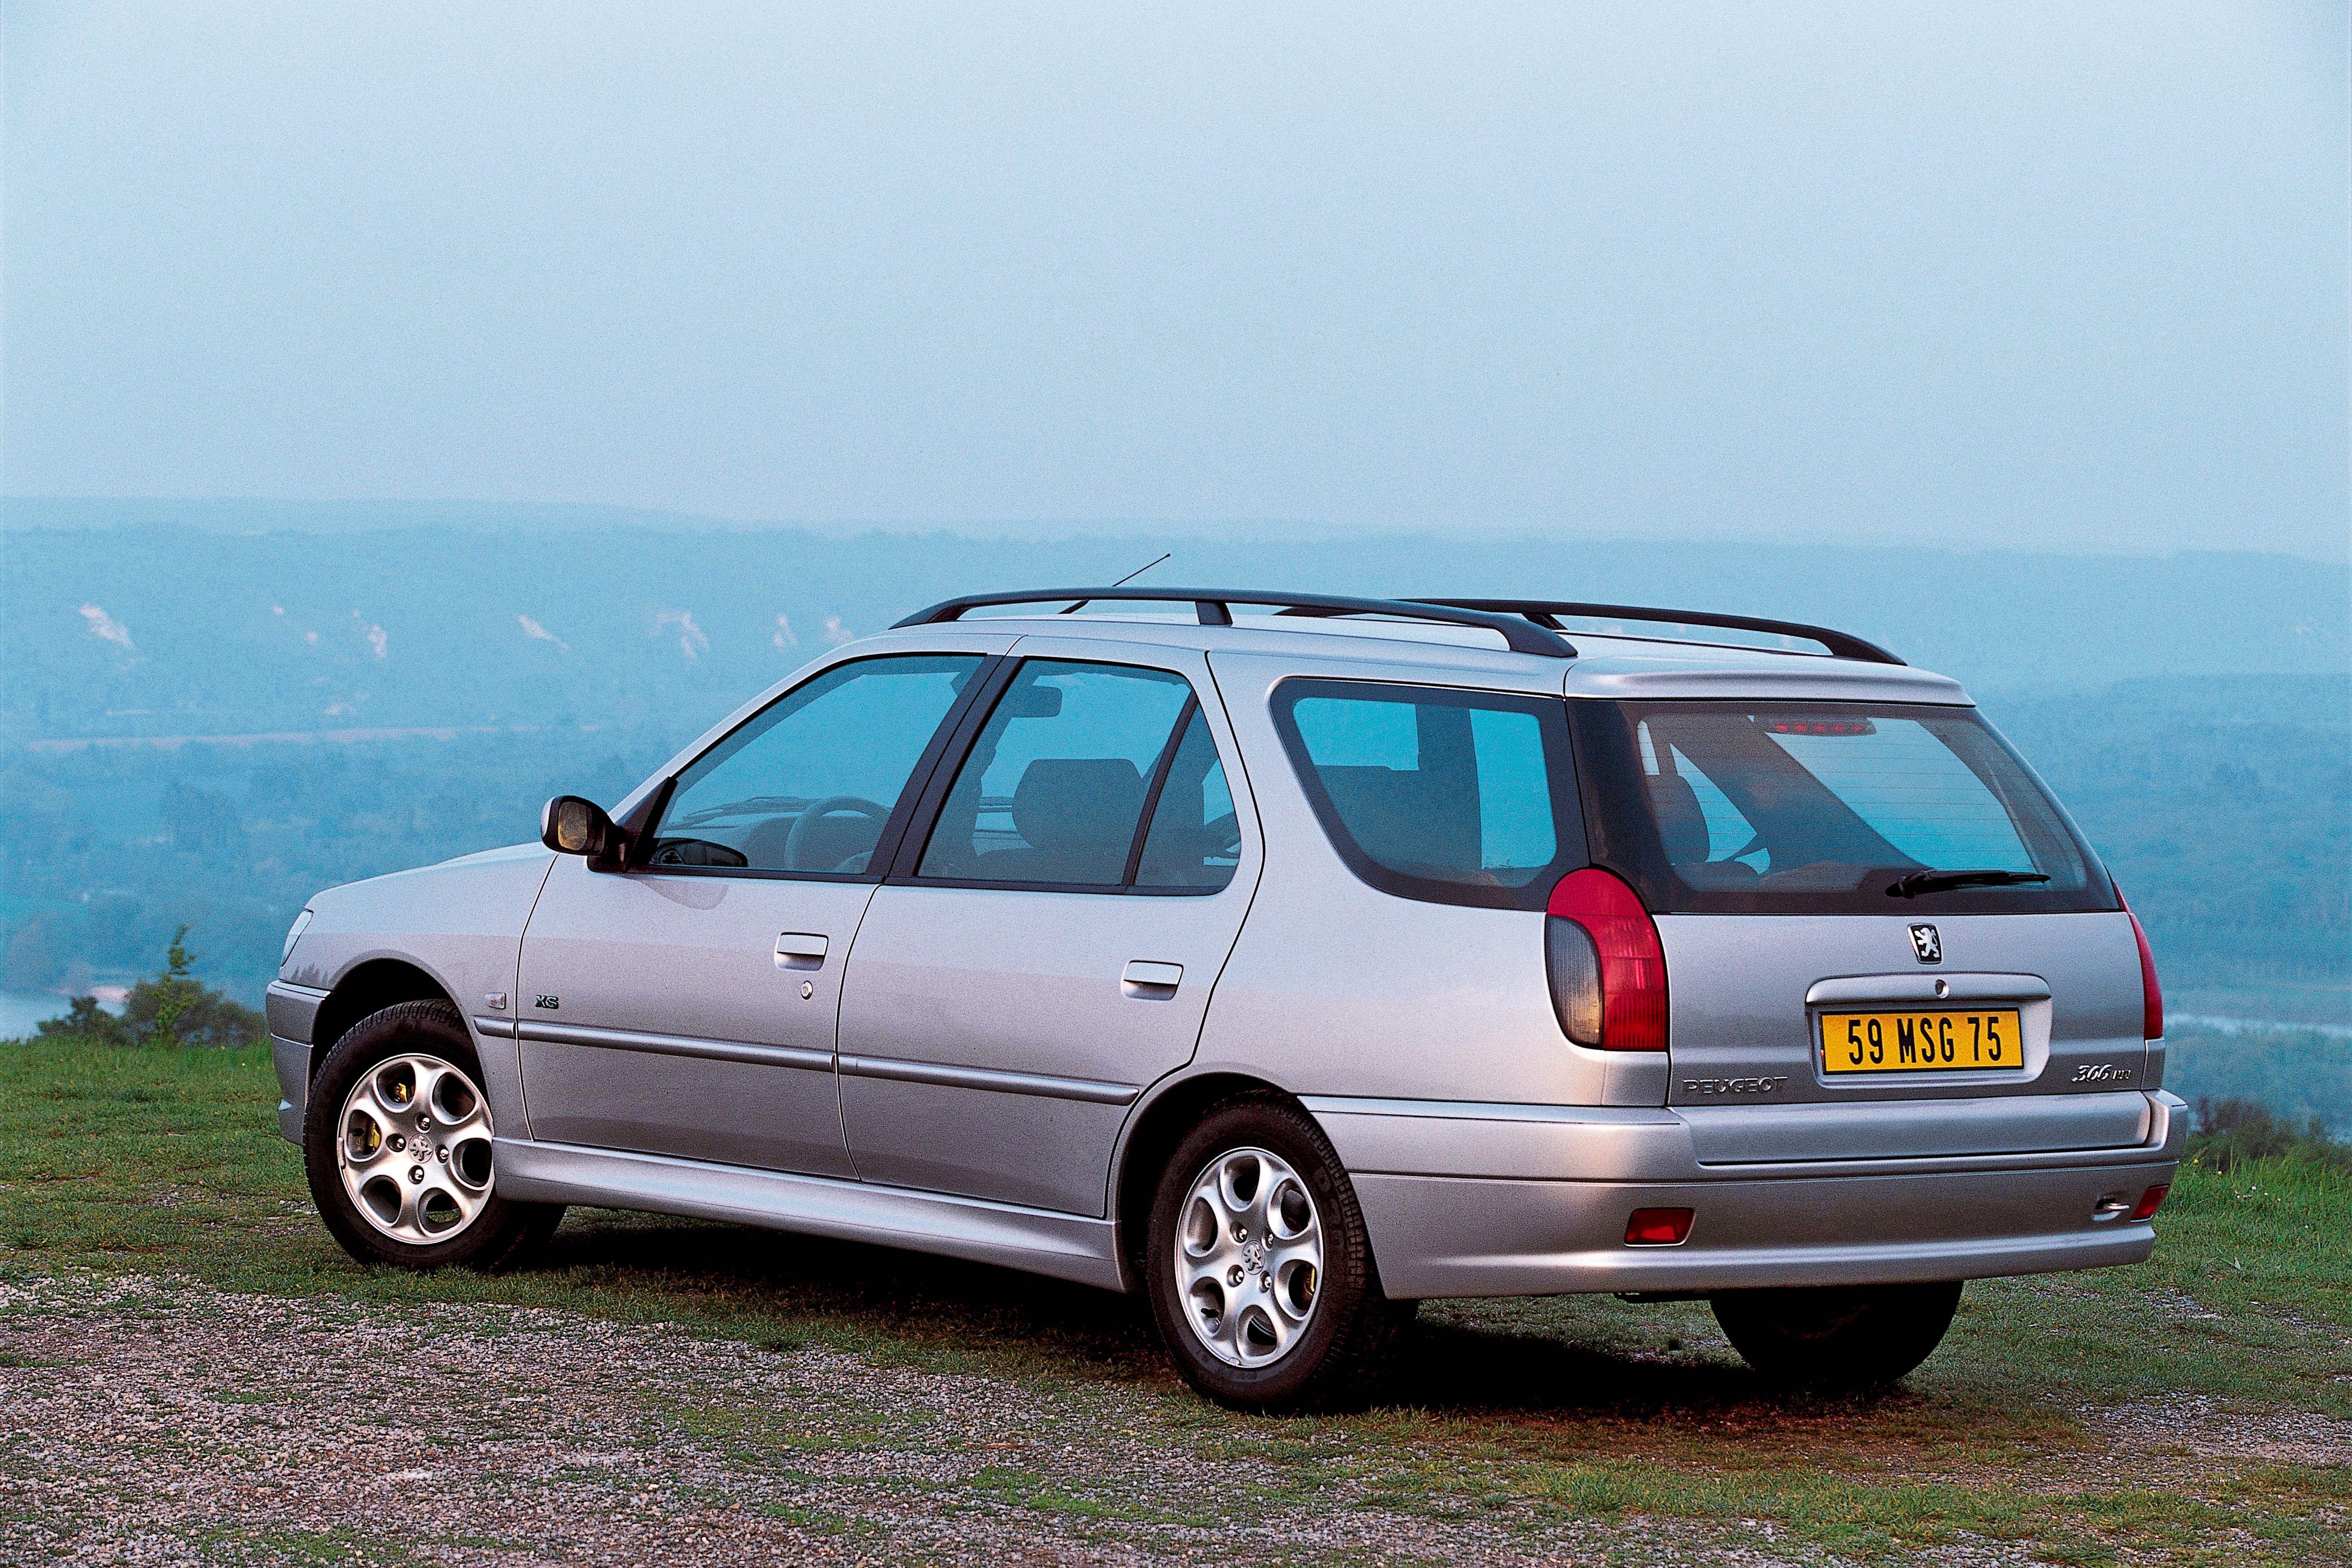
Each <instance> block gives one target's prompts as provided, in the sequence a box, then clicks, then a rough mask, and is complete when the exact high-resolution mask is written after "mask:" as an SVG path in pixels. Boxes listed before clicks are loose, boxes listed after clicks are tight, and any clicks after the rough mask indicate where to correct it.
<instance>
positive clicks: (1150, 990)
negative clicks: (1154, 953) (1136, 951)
mask: <svg viewBox="0 0 2352 1568" xmlns="http://www.w3.org/2000/svg"><path fill="white" fill-rule="evenodd" d="M1183 978H1184V966H1183V965H1182V964H1181V963H1152V962H1151V961H1150V960H1149V959H1142V958H1130V959H1129V960H1128V961H1127V967H1126V968H1125V969H1123V970H1121V971H1119V976H1118V990H1119V994H1120V995H1122V996H1133V997H1135V998H1137V999H1138V1000H1140V1001H1145V1002H1165V1001H1166V1000H1168V998H1170V997H1171V996H1173V995H1175V994H1176V987H1177V985H1178V984H1180V983H1181V982H1182V980H1183Z"/></svg>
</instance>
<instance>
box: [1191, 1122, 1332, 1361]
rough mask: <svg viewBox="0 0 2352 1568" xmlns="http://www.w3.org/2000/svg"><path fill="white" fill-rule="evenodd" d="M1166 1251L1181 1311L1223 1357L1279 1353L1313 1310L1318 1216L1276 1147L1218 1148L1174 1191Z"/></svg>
mask: <svg viewBox="0 0 2352 1568" xmlns="http://www.w3.org/2000/svg"><path fill="white" fill-rule="evenodd" d="M1175 1251H1176V1285H1177V1289H1178V1290H1179V1291H1180V1292H1181V1296H1182V1302H1181V1307H1182V1311H1183V1315H1184V1321H1186V1322H1187V1323H1189V1324H1191V1325H1192V1332H1193V1334H1194V1335H1195V1336H1196V1337H1198V1339H1199V1340H1200V1342H1201V1343H1202V1345H1203V1346H1205V1347H1206V1348H1207V1350H1208V1352H1209V1353H1210V1354H1211V1355H1213V1356H1215V1357H1216V1358H1217V1359H1218V1360H1219V1361H1222V1362H1223V1363H1226V1364H1227V1365H1229V1366H1240V1367H1260V1366H1267V1365H1270V1364H1272V1363H1275V1362H1277V1361H1280V1360H1281V1359H1282V1358H1283V1357H1284V1356H1285V1355H1286V1354H1288V1353H1289V1352H1290V1350H1291V1348H1292V1346H1294V1345H1296V1344H1297V1342H1298V1339H1299V1336H1300V1335H1301V1334H1303V1333H1304V1332H1305V1331H1306V1330H1307V1323H1308V1322H1309V1321H1311V1320H1312V1319H1313V1317H1314V1315H1315V1302H1316V1292H1317V1289H1318V1287H1319V1286H1320V1285H1321V1283H1322V1279H1323V1219H1322V1215H1321V1214H1320V1213H1319V1212H1318V1210H1317V1208H1316V1206H1315V1197H1314V1194H1311V1193H1309V1192H1308V1191H1307V1184H1306V1182H1305V1181H1303V1180H1302V1179H1301V1178H1300V1177H1299V1174H1298V1173H1297V1171H1295V1170H1293V1169H1292V1168H1291V1167H1290V1164H1289V1163H1288V1162H1287V1161H1286V1160H1284V1159H1283V1158H1282V1156H1280V1155H1279V1154H1275V1153H1272V1152H1268V1151H1266V1150H1265V1149H1256V1148H1245V1149H1228V1150H1226V1151H1224V1152H1223V1153H1220V1154H1219V1155H1217V1157H1216V1158H1214V1159H1213V1160H1211V1161H1210V1162H1209V1163H1208V1164H1207V1165H1206V1166H1204V1167H1203V1168H1202V1171H1201V1173H1200V1174H1199V1175H1197V1176H1195V1177H1194V1178H1193V1180H1192V1191H1191V1192H1190V1194H1188V1195H1187V1196H1186V1198H1185V1200H1184V1209H1183V1214H1182V1216H1181V1218H1180V1219H1179V1220H1178V1222H1177V1226H1176V1247H1175Z"/></svg>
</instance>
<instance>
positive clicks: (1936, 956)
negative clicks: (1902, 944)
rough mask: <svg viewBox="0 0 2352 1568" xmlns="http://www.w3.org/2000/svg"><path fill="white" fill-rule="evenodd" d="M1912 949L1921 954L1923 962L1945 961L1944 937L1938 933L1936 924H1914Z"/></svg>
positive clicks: (1921, 961)
mask: <svg viewBox="0 0 2352 1568" xmlns="http://www.w3.org/2000/svg"><path fill="white" fill-rule="evenodd" d="M1911 951H1912V952H1916V953H1917V954H1918V955H1919V962H1920V963H1943V962H1944V939H1943V938H1942V937H1939V936H1937V934H1936V928H1935V927H1934V926H1913V927H1912V928H1911Z"/></svg>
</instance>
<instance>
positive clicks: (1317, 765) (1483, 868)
mask: <svg viewBox="0 0 2352 1568" xmlns="http://www.w3.org/2000/svg"><path fill="white" fill-rule="evenodd" d="M1274 715H1275V723H1276V728H1277V729H1278V730H1279V731H1281V733H1282V740H1283V744H1284V745H1285V746H1286V748H1287V749H1288V751H1289V752H1290V760H1291V763H1292V765H1293V766H1294V767H1296V768H1297V771H1298V776H1299V781H1300V782H1301V784H1304V785H1305V786H1306V790H1307V799H1308V800H1309V801H1310V802H1311V803H1312V804H1313V805H1314V807H1315V813H1316V816H1318V818H1320V819H1321V821H1322V824H1323V830H1324V832H1325V833H1326V834H1328V836H1329V837H1330V839H1331V844H1332V847H1334V848H1336V849H1337V850H1338V851H1339V856H1340V858H1342V859H1344V860H1345V861H1346V862H1347V863H1348V866H1349V869H1351V870H1353V871H1354V872H1355V873H1356V875H1357V876H1359V877H1360V878H1362V879H1364V880H1365V881H1367V882H1369V883H1370V884H1371V885H1372V886H1373V887H1375V888H1378V889H1381V891H1383V892H1390V893H1395V894H1398V895H1399V896H1401V897H1403V898H1408V899H1423V900H1430V901H1432V902H1436V903H1451V904H1475V905H1483V906H1486V907H1488V908H1494V909H1528V910H1539V909H1541V908H1543V906H1544V900H1546V899H1548V898H1549V896H1550V894H1551V889H1552V886H1553V884H1555V883H1556V882H1558V881H1559V879H1560V878H1561V877H1562V876H1564V875H1566V874H1567V873H1568V872H1569V871H1570V870H1573V869H1574V868H1577V867H1580V866H1581V865H1583V864H1584V863H1585V856H1584V831H1583V826H1582V823H1581V822H1580V819H1579V816H1578V813H1577V807H1576V785H1575V773H1574V764H1573V763H1572V762H1571V761H1570V748H1569V743H1568V726H1567V723H1566V716H1565V708H1564V704H1563V703H1562V702H1561V701H1560V700H1559V699H1556V698H1539V697H1521V696H1517V695H1512V694H1508V693H1504V692H1493V691H1460V690H1454V689H1447V688H1443V687H1427V686H1391V685H1381V684H1375V683H1372V682H1369V681H1352V680H1288V681H1285V682H1283V684H1282V685H1281V686H1280V687H1279V688H1277V689H1276V693H1275V701H1274Z"/></svg>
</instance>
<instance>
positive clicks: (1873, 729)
mask: <svg viewBox="0 0 2352 1568" xmlns="http://www.w3.org/2000/svg"><path fill="white" fill-rule="evenodd" d="M1764 728H1765V729H1766V730H1768V731H1770V732H1771V733H1773V734H1775V735H1875V734H1877V733H1878V726H1877V725H1875V724H1874V723H1872V722H1871V721H1869V720H1867V719H1774V720H1771V721H1769V722H1767V723H1766V724H1765V726H1764Z"/></svg>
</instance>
